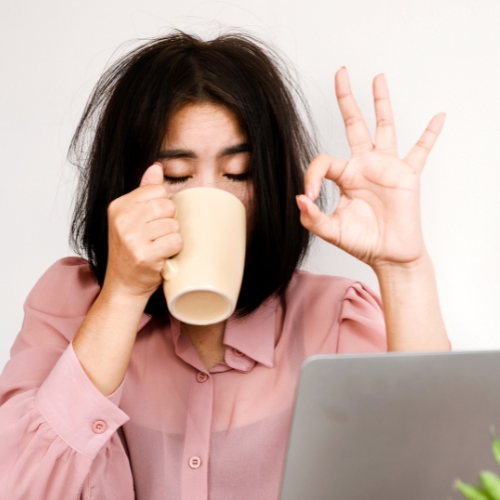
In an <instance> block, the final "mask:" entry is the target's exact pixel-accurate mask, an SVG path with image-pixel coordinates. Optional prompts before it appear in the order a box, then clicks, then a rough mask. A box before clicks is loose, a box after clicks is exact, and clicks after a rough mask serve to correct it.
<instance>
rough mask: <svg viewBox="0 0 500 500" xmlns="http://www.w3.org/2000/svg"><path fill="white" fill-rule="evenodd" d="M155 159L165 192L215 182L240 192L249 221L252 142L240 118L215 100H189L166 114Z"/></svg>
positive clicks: (251, 197)
mask: <svg viewBox="0 0 500 500" xmlns="http://www.w3.org/2000/svg"><path fill="white" fill-rule="evenodd" d="M157 162H159V163H161V164H162V165H163V175H164V177H165V181H164V186H165V188H166V189H167V191H168V193H169V195H170V196H171V195H173V194H175V193H177V192H178V191H182V190H183V189H189V188H192V187H215V188H218V189H224V190H226V191H229V192H230V193H232V194H234V195H235V196H236V197H238V198H239V199H240V200H241V201H242V202H243V204H244V205H245V209H246V212H247V222H248V223H249V225H250V222H251V221H250V218H251V217H250V216H251V213H252V201H253V186H252V183H251V181H250V180H249V178H248V168H249V163H250V146H249V144H248V139H247V137H246V135H245V133H244V132H243V130H242V129H241V126H240V124H239V122H238V119H237V118H236V116H235V115H234V113H232V112H231V111H230V110H228V109H227V108H225V107H223V106H219V105H215V104H208V103H203V104H188V105H186V106H184V107H182V108H181V109H179V110H178V111H177V112H176V113H175V114H174V115H173V116H172V118H171V119H170V122H169V123H168V126H167V133H166V134H165V138H164V140H163V144H162V147H161V151H160V154H159V158H158V160H157Z"/></svg>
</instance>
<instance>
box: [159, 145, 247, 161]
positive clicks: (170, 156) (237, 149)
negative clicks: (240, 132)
mask: <svg viewBox="0 0 500 500" xmlns="http://www.w3.org/2000/svg"><path fill="white" fill-rule="evenodd" d="M239 153H250V144H248V143H246V142H244V143H242V144H236V145H235V146H229V147H228V148H226V149H223V150H222V151H221V152H220V153H219V156H233V155H237V154H239ZM178 158H196V153H195V152H194V151H193V150H191V149H162V150H161V151H160V152H159V153H158V159H159V160H176V159H178Z"/></svg>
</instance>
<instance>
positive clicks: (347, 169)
mask: <svg viewBox="0 0 500 500" xmlns="http://www.w3.org/2000/svg"><path fill="white" fill-rule="evenodd" d="M335 89H336V94H337V99H338V103H339V107H340V111H341V113H342V117H343V118H344V122H345V127H346V134H347V140H348V142H349V145H350V148H351V155H352V156H351V159H350V160H349V161H344V160H340V159H337V158H333V157H330V156H326V155H320V156H317V157H316V158H315V159H314V160H313V161H312V162H311V164H310V165H309V167H308V169H307V172H306V175H305V193H306V194H305V195H300V196H298V197H297V203H298V205H299V208H300V210H301V222H302V224H303V225H304V227H306V228H307V229H308V230H309V231H311V232H312V233H314V234H316V235H317V236H319V237H320V238H323V239H324V240H326V241H328V242H330V243H333V244H334V245H336V246H338V247H339V248H341V249H342V250H345V251H346V252H348V253H349V254H351V255H353V256H354V257H356V258H358V259H360V260H362V261H363V262H365V263H366V264H368V265H370V266H372V267H373V268H374V269H377V268H380V267H384V266H385V265H387V264H389V265H394V264H396V265H402V266H405V265H411V264H412V263H414V262H417V261H419V259H421V258H422V257H424V256H425V255H426V249H425V245H424V242H423V237H422V230H421V224H420V199H419V198H420V195H419V191H420V173H421V172H422V169H423V167H424V165H425V161H426V159H427V155H428V154H429V152H430V150H431V149H432V147H433V145H434V143H435V142H436V139H437V137H438V135H439V133H440V132H441V129H442V128H443V125H444V120H445V115H444V113H441V114H438V115H436V116H434V118H433V119H432V120H431V121H430V123H429V125H428V126H427V129H426V130H425V132H424V133H423V134H422V136H421V137H420V139H419V140H418V142H417V143H416V144H415V146H414V147H413V148H412V150H411V151H410V152H409V153H408V155H407V156H406V157H405V158H404V159H400V158H398V155H397V147H396V134H395V130H394V121H393V115H392V110H391V105H390V101H389V92H388V88H387V83H386V80H385V77H384V75H378V76H376V77H375V79H374V80H373V96H374V101H375V113H376V120H377V127H376V134H375V141H374V142H373V141H372V138H371V137H370V133H369V132H368V129H367V127H366V124H365V121H364V119H363V117H362V115H361V113H360V111H359V108H358V106H357V104H356V101H355V100H354V97H353V96H352V94H351V88H350V84H349V76H348V74H347V70H346V69H345V68H341V69H340V70H339V71H338V72H337V74H336V76H335ZM324 178H326V179H330V180H332V181H334V182H335V183H336V184H337V185H338V187H339V189H340V201H339V204H338V206H337V208H336V209H335V211H334V212H333V213H331V214H329V215H327V214H325V213H323V212H321V211H320V209H319V208H318V207H317V206H316V205H315V204H314V203H313V201H314V200H315V199H316V198H317V197H318V195H319V192H320V189H321V183H322V181H323V179H324Z"/></svg>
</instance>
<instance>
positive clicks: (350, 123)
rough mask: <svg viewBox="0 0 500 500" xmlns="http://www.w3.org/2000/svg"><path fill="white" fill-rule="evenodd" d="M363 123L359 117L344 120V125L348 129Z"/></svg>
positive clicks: (347, 117)
mask: <svg viewBox="0 0 500 500" xmlns="http://www.w3.org/2000/svg"><path fill="white" fill-rule="evenodd" d="M360 122H361V118H360V117H359V116H353V115H351V116H346V117H345V119H344V123H345V126H346V127H353V126H354V125H357V124H358V123H360Z"/></svg>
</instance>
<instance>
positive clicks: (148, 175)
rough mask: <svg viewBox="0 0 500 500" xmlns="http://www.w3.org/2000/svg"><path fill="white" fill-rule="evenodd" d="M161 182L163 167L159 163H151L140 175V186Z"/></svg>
mask: <svg viewBox="0 0 500 500" xmlns="http://www.w3.org/2000/svg"><path fill="white" fill-rule="evenodd" d="M151 184H163V168H162V166H161V165H160V164H159V163H153V165H151V166H150V167H148V169H147V170H146V171H145V172H144V174H143V175H142V179H141V183H140V186H149V185H151Z"/></svg>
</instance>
